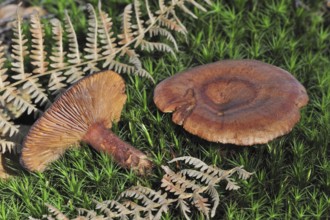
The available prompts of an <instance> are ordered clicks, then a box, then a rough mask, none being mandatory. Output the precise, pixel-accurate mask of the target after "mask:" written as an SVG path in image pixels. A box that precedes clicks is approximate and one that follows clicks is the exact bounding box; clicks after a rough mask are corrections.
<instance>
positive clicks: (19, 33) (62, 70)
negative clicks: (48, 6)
mask: <svg viewBox="0 0 330 220" xmlns="http://www.w3.org/2000/svg"><path fill="white" fill-rule="evenodd" d="M204 2H206V3H207V4H210V1H208V0H204ZM189 5H190V6H192V7H197V8H198V9H201V10H203V11H206V9H205V8H204V7H203V6H202V5H201V4H200V3H198V2H197V1H195V0H172V1H168V2H167V1H159V5H158V10H152V8H154V7H151V6H150V3H149V1H148V0H145V1H142V2H141V1H139V0H135V1H134V2H133V4H129V5H127V6H126V7H125V9H124V12H123V14H122V24H121V30H120V32H121V33H119V34H118V35H117V36H115V35H114V31H113V29H112V27H113V22H112V19H111V17H110V16H109V15H108V14H107V13H106V12H104V11H102V6H101V2H99V5H98V7H97V9H95V8H94V7H93V6H92V5H90V4H88V5H87V6H86V9H87V10H86V11H87V13H88V29H87V33H86V39H85V42H86V43H85V46H84V48H83V50H82V51H80V49H79V42H78V39H77V34H76V31H75V29H74V26H73V24H72V21H71V19H70V16H69V14H68V13H67V12H66V14H65V19H64V21H63V24H62V22H61V21H59V20H56V19H53V20H51V22H50V23H51V26H52V45H53V47H52V50H51V52H49V53H48V54H47V53H46V50H45V45H46V43H45V39H44V36H45V33H44V32H45V28H44V24H43V22H41V19H40V16H39V15H38V13H35V14H33V15H31V18H30V28H29V30H30V33H31V39H30V40H28V39H27V38H26V36H25V33H24V31H23V25H22V22H23V21H22V17H21V15H20V13H19V10H17V15H16V19H15V21H14V23H15V24H14V27H13V39H12V46H11V51H10V54H11V59H6V58H5V56H4V47H3V45H2V44H1V42H0V94H1V98H0V107H1V109H0V152H5V151H8V150H12V149H15V148H16V147H17V145H19V143H15V141H10V140H8V138H7V137H11V136H13V135H15V134H17V133H18V132H19V129H18V128H19V124H15V122H14V120H15V119H16V118H18V117H19V116H21V115H22V114H23V113H27V114H32V113H34V115H35V116H38V115H40V114H41V113H42V110H41V109H44V108H45V106H46V107H47V105H49V104H50V103H51V100H50V94H56V93H59V92H60V91H62V90H63V89H65V88H67V87H68V86H69V85H70V84H72V83H74V82H76V81H77V80H79V79H80V78H82V77H84V76H85V75H86V74H92V73H94V72H96V71H98V70H100V69H112V70H114V71H116V72H118V73H127V74H137V75H139V76H142V77H147V78H149V79H151V80H152V81H153V78H152V76H151V75H150V74H149V73H148V72H147V71H146V70H145V69H144V68H143V66H142V63H141V60H140V56H139V52H141V51H143V50H145V51H149V52H152V51H162V52H165V53H170V54H173V55H174V51H176V50H177V49H178V46H177V43H176V40H175V38H174V36H173V35H172V33H171V32H179V33H182V34H187V30H186V28H185V26H184V25H183V24H182V22H181V21H180V19H179V18H178V17H177V16H176V11H177V10H182V11H183V12H186V13H188V15H190V16H192V17H196V16H195V15H194V13H193V12H191V11H190V10H189V9H188V7H187V6H189ZM142 9H143V10H142ZM142 11H144V12H145V13H144V14H143V13H142ZM155 36H158V37H160V39H166V42H153V41H150V40H151V39H155V38H154V37H155ZM64 38H66V39H68V45H67V46H64V45H65V42H64V40H63V39H64ZM28 45H31V49H30V50H29V47H28ZM66 48H67V49H66ZM6 61H8V63H9V64H10V65H9V66H10V68H8V69H7V68H6V65H5V62H6Z"/></svg>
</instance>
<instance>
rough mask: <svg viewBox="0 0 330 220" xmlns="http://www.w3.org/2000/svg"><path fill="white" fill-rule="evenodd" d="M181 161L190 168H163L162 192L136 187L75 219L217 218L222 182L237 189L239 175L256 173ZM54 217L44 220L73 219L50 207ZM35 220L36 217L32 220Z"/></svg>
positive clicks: (187, 160) (192, 161) (82, 211)
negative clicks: (174, 212)
mask: <svg viewBox="0 0 330 220" xmlns="http://www.w3.org/2000/svg"><path fill="white" fill-rule="evenodd" d="M178 161H181V162H183V163H184V164H185V165H182V166H181V167H183V166H184V167H187V168H185V169H181V170H179V171H178V172H174V171H173V170H171V169H170V168H169V167H168V166H162V168H163V170H164V171H165V175H164V176H163V178H162V180H161V182H162V184H161V189H160V190H158V191H155V190H153V189H150V188H147V187H143V186H134V187H132V188H130V189H127V190H125V191H124V192H122V193H121V194H120V196H119V198H118V199H117V200H107V201H103V202H98V201H95V203H96V207H95V210H86V209H78V211H79V214H78V216H77V217H76V218H74V219H86V220H87V219H88V220H96V219H98V220H101V219H152V220H158V219H161V217H162V215H163V214H164V213H168V212H169V211H170V210H171V209H173V208H179V209H180V212H181V214H182V217H184V218H185V219H190V216H189V214H190V213H191V212H192V210H193V209H195V210H198V211H199V212H200V213H201V214H202V215H203V216H204V217H205V218H206V219H210V218H213V217H215V215H216V209H217V207H218V205H219V203H220V197H219V194H218V191H217V189H216V187H217V186H218V184H219V182H221V181H226V182H227V186H226V190H237V189H239V188H240V187H239V186H238V185H237V183H236V182H234V180H233V179H232V178H231V177H232V175H233V174H235V173H236V174H238V177H239V179H242V180H246V179H248V178H249V177H250V176H251V175H252V173H250V172H247V171H246V170H244V169H243V167H235V168H233V169H230V170H222V169H220V168H218V167H216V166H209V165H207V164H205V163H204V162H203V161H201V160H199V159H197V158H194V157H189V156H185V157H179V158H176V159H173V160H172V161H170V162H169V163H173V162H178ZM48 208H49V212H50V215H48V216H43V219H58V220H60V219H69V217H67V216H66V215H65V214H63V213H62V212H61V211H59V210H58V209H56V208H55V207H53V206H52V205H48ZM30 219H34V218H30Z"/></svg>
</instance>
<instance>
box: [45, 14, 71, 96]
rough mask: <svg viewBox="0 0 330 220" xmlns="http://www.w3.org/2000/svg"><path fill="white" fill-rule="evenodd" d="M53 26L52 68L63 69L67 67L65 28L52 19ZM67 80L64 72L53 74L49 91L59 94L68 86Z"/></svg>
mask: <svg viewBox="0 0 330 220" xmlns="http://www.w3.org/2000/svg"><path fill="white" fill-rule="evenodd" d="M51 24H52V33H53V39H54V41H55V46H54V48H53V51H52V54H51V56H50V57H49V59H50V60H51V61H52V63H51V64H50V66H51V67H52V68H53V69H61V68H63V67H65V66H66V63H65V60H64V59H65V56H66V52H65V51H64V46H63V34H64V33H63V28H62V25H61V22H60V21H59V20H58V19H52V20H51ZM65 80H66V77H65V76H64V75H63V71H58V72H53V73H52V74H51V75H50V79H49V83H48V88H49V90H50V91H53V94H56V93H58V91H60V90H61V89H63V88H65V87H66V86H67V84H66V83H65V82H64V81H65Z"/></svg>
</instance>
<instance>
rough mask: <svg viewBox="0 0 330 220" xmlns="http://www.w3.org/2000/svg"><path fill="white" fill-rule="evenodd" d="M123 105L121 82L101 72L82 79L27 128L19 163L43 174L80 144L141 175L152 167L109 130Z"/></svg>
mask: <svg viewBox="0 0 330 220" xmlns="http://www.w3.org/2000/svg"><path fill="white" fill-rule="evenodd" d="M125 102H126V94H125V83H124V80H123V79H122V78H121V77H120V76H119V75H118V74H117V73H115V72H112V71H103V72H100V73H95V74H92V75H90V76H88V77H85V78H83V79H82V80H80V81H78V82H77V83H76V84H74V85H73V86H72V87H71V88H69V89H68V90H67V91H66V92H64V93H63V94H62V95H61V96H60V97H59V98H58V99H57V100H56V101H55V102H54V103H53V105H52V106H51V107H49V109H47V111H46V112H45V113H44V114H43V116H41V117H40V118H39V119H38V120H37V121H36V122H35V124H34V125H33V126H32V128H31V129H30V131H29V133H28V135H27V136H26V138H25V140H24V142H23V149H22V155H21V163H22V164H23V166H24V167H26V168H27V169H28V170H31V171H43V170H44V169H45V168H46V166H47V165H48V164H49V163H50V162H52V161H54V160H56V159H57V158H58V157H59V156H60V155H62V154H63V153H64V152H65V150H66V149H68V148H69V147H70V145H72V144H75V143H77V142H79V141H84V142H86V143H88V144H90V145H91V146H92V147H93V148H95V149H96V150H98V151H102V152H107V153H109V154H110V155H111V156H112V157H113V158H114V160H115V161H116V162H117V163H119V164H120V165H121V166H123V167H126V168H132V169H134V170H137V171H138V172H139V173H140V174H144V172H145V171H147V170H148V169H150V168H151V167H152V164H151V162H150V161H149V160H148V159H147V156H146V155H145V154H144V153H142V152H141V151H139V150H137V149H136V148H134V147H132V146H131V145H129V144H127V143H125V142H124V141H122V140H120V139H119V138H118V137H117V136H116V135H115V134H114V133H112V132H111V131H110V130H108V128H111V126H112V123H113V122H117V121H118V120H119V118H120V114H121V111H122V109H123V106H124V104H125Z"/></svg>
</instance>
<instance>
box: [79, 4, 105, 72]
mask: <svg viewBox="0 0 330 220" xmlns="http://www.w3.org/2000/svg"><path fill="white" fill-rule="evenodd" d="M87 11H88V14H89V16H88V26H89V27H88V33H87V38H86V41H87V43H86V47H85V48H84V50H85V52H86V53H87V54H86V55H85V56H84V57H85V59H86V60H91V61H92V62H87V65H86V67H85V68H84V70H83V71H84V72H87V71H89V73H93V72H97V71H99V70H100V69H99V68H98V67H97V66H96V65H97V62H95V60H97V59H98V55H99V52H100V50H101V48H99V47H98V40H97V32H98V30H99V28H98V22H97V16H96V12H95V10H94V7H93V6H92V5H91V4H87Z"/></svg>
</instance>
